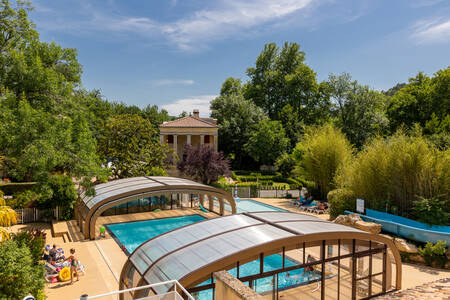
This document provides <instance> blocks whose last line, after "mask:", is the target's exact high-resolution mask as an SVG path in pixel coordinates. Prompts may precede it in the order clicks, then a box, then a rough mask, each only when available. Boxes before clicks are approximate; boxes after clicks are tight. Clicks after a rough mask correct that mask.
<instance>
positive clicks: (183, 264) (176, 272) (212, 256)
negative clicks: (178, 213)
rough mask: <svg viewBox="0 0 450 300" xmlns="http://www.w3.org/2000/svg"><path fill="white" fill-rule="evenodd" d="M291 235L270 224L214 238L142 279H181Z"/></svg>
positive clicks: (156, 266) (168, 260)
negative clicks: (246, 250)
mask: <svg viewBox="0 0 450 300" xmlns="http://www.w3.org/2000/svg"><path fill="white" fill-rule="evenodd" d="M206 223H208V222H206ZM189 227H191V226H189ZM290 236H295V235H294V234H292V233H289V232H287V231H284V230H282V229H279V228H276V227H274V226H272V225H269V224H260V225H255V226H251V227H246V228H242V229H239V230H235V231H231V232H227V233H224V234H220V235H216V236H213V237H210V238H208V239H205V240H202V241H199V242H197V243H194V244H191V245H189V246H188V247H184V248H180V249H179V250H177V251H175V252H172V253H170V254H169V255H167V256H165V257H163V258H162V259H160V260H159V261H157V262H156V263H155V264H154V265H153V266H152V267H151V268H150V269H149V270H148V271H147V272H146V274H145V275H144V278H145V279H146V280H147V281H148V282H149V283H154V282H157V281H166V280H172V279H177V280H180V279H181V278H183V277H184V276H186V275H188V274H190V273H191V272H193V271H195V270H198V269H200V268H202V267H204V266H206V265H208V264H210V263H213V262H215V261H218V260H220V259H222V258H223V257H226V256H229V255H232V254H236V253H239V252H241V251H243V250H245V249H248V248H251V247H254V246H258V245H262V244H265V243H268V242H272V241H275V240H278V239H282V238H286V237H290ZM155 280H156V281H155ZM156 291H157V292H158V293H162V292H165V291H167V287H161V288H158V289H157V290H156Z"/></svg>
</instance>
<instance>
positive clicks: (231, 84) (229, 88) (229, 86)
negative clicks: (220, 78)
mask: <svg viewBox="0 0 450 300" xmlns="http://www.w3.org/2000/svg"><path fill="white" fill-rule="evenodd" d="M241 93H242V85H241V80H240V79H238V78H234V77H228V78H227V79H225V81H224V83H223V84H222V87H221V89H220V96H230V95H238V94H241Z"/></svg>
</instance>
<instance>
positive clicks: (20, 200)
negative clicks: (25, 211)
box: [8, 190, 39, 208]
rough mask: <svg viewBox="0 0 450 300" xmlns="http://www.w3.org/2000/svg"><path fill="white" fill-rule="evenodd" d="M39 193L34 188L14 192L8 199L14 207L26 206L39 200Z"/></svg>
mask: <svg viewBox="0 0 450 300" xmlns="http://www.w3.org/2000/svg"><path fill="white" fill-rule="evenodd" d="M38 197H39V194H37V193H36V192H34V191H32V190H26V191H24V192H20V193H16V194H14V197H13V198H12V199H11V200H10V201H8V203H9V205H10V206H12V207H14V208H24V207H25V206H26V205H27V204H28V203H30V202H33V201H35V200H37V199H38Z"/></svg>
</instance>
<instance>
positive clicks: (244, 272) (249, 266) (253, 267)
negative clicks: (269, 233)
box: [192, 254, 321, 300]
mask: <svg viewBox="0 0 450 300" xmlns="http://www.w3.org/2000/svg"><path fill="white" fill-rule="evenodd" d="M282 264H283V257H282V256H281V255H278V254H273V255H270V256H267V257H264V266H263V268H264V272H267V271H271V270H276V269H280V268H281V267H282ZM298 264H299V263H297V262H295V261H294V260H291V259H289V258H287V257H286V258H285V267H290V266H295V265H298ZM259 268H260V263H259V259H256V260H253V261H251V262H249V263H246V264H244V265H242V266H240V267H239V276H240V277H245V276H250V275H255V274H258V273H259V271H260V270H259ZM228 272H229V273H230V274H232V275H233V276H235V277H236V276H237V268H234V269H231V270H229V271H228ZM320 278H321V274H320V272H317V271H314V272H311V271H307V272H304V271H303V269H297V270H291V271H289V272H284V273H280V274H278V289H279V290H283V289H288V288H291V287H294V286H299V285H303V284H307V283H311V282H312V281H317V280H319V279H320ZM274 280H276V277H274V276H270V277H265V278H261V279H257V280H255V281H254V282H253V288H254V290H255V291H256V292H257V293H261V294H264V293H268V292H271V291H272V289H273V286H274ZM210 283H211V280H207V281H205V282H203V283H201V284H199V285H198V286H202V285H206V284H210ZM244 284H246V285H248V282H244ZM275 285H276V282H275ZM192 296H194V298H195V299H197V300H212V299H213V297H212V296H213V291H212V289H209V290H204V291H200V292H194V293H192Z"/></svg>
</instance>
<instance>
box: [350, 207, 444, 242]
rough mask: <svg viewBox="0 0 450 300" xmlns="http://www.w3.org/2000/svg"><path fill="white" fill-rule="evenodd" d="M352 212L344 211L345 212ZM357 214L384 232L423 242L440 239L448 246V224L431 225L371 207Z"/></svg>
mask: <svg viewBox="0 0 450 300" xmlns="http://www.w3.org/2000/svg"><path fill="white" fill-rule="evenodd" d="M352 213H353V212H350V211H345V214H352ZM358 215H359V216H360V217H361V219H363V220H364V221H366V222H374V223H378V224H381V225H382V228H383V231H385V232H390V233H393V234H395V235H397V236H401V237H404V238H406V239H410V240H414V241H418V242H423V243H426V242H432V243H436V242H437V241H438V240H441V241H444V242H447V247H448V246H450V226H437V225H433V226H431V225H428V224H425V223H421V222H417V221H414V220H410V219H408V218H404V217H400V216H395V215H391V214H388V213H384V212H380V211H376V210H372V209H366V214H365V215H361V214H358Z"/></svg>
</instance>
